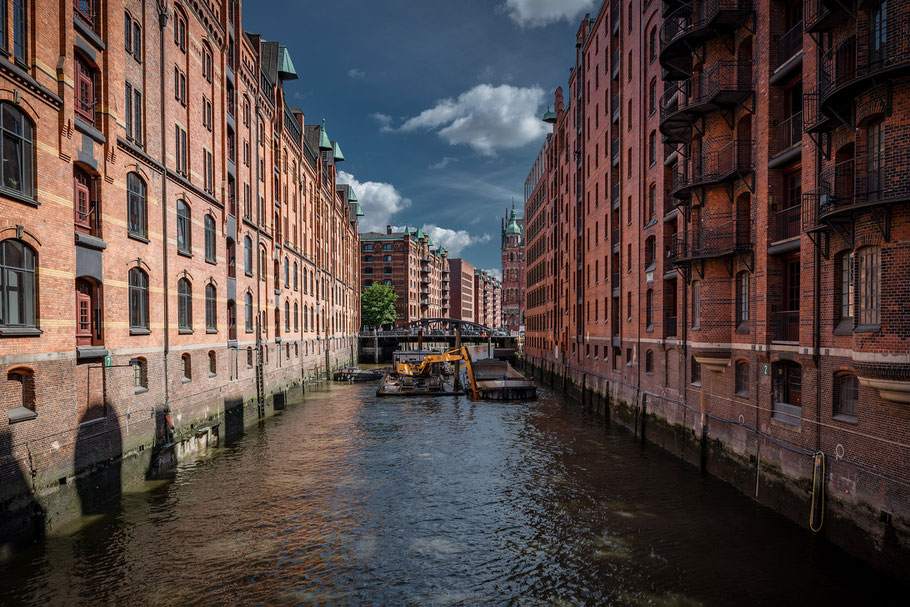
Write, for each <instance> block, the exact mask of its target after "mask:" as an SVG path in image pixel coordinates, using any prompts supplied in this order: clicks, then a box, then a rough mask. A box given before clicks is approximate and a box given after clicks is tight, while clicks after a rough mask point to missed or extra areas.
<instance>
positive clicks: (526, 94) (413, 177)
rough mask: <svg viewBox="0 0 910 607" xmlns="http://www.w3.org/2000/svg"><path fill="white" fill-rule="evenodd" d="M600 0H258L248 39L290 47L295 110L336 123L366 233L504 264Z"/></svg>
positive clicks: (330, 126) (333, 130)
mask: <svg viewBox="0 0 910 607" xmlns="http://www.w3.org/2000/svg"><path fill="white" fill-rule="evenodd" d="M595 4H596V6H599V3H595V2H594V0H458V1H445V0H381V1H372V2H368V1H365V0H360V1H354V0H328V1H326V0H319V1H317V0H285V1H277V0H248V1H247V2H245V3H244V4H243V7H244V14H243V22H244V27H245V29H246V30H247V31H250V32H256V33H261V34H262V35H263V37H264V38H265V39H266V40H277V41H279V42H281V43H282V44H285V45H287V46H288V49H289V51H290V53H291V57H292V58H293V61H294V65H295V67H296V68H297V71H298V73H299V74H300V79H299V80H296V81H292V82H288V83H287V88H288V90H289V91H290V97H289V103H290V104H292V105H294V106H297V107H300V108H302V109H303V111H304V114H305V116H306V121H307V123H309V124H313V123H316V122H318V121H320V120H321V119H322V118H325V119H326V121H327V122H326V130H327V132H328V134H329V136H330V137H331V138H332V139H336V140H338V141H339V143H340V144H341V147H342V149H343V151H344V155H345V158H346V161H345V162H344V163H342V164H341V169H342V170H343V171H344V172H345V173H346V175H344V176H343V177H344V178H345V179H346V180H348V181H349V182H351V183H352V184H353V185H354V186H355V189H356V190H357V193H358V196H359V198H360V200H361V203H362V206H363V209H364V212H365V213H366V214H367V216H366V217H364V220H365V221H364V225H365V226H367V227H369V226H371V225H372V226H382V227H383V229H384V226H385V224H386V223H390V224H392V225H395V226H402V225H405V224H409V225H410V226H412V227H413V226H416V225H418V224H419V225H420V226H423V227H424V228H425V229H429V231H430V233H431V235H433V239H434V241H441V242H442V243H443V244H445V245H447V246H448V248H450V249H451V250H452V251H453V252H456V253H458V254H459V255H460V256H461V257H465V258H466V259H468V260H469V261H471V262H472V263H474V264H475V265H476V266H479V267H482V268H498V267H499V265H500V262H499V226H500V224H499V218H500V217H501V216H502V214H503V212H504V210H505V209H506V208H507V207H508V206H509V205H510V204H511V200H512V197H513V196H514V198H515V204H516V206H518V207H520V206H521V205H523V200H522V190H523V184H524V180H525V177H526V176H527V174H528V171H529V170H530V167H531V164H532V162H533V160H534V157H535V154H536V153H537V150H538V149H539V147H540V145H541V144H542V142H543V138H544V136H545V133H546V132H547V130H548V128H549V125H546V124H544V123H543V122H541V121H540V116H541V115H542V114H543V112H544V111H545V109H546V106H547V105H548V104H551V103H552V97H553V90H554V89H555V88H556V87H557V86H560V85H564V83H565V82H566V80H567V78H568V75H569V67H570V66H572V65H573V63H574V54H575V49H574V44H573V42H574V35H575V31H576V29H577V27H578V23H579V19H580V18H581V17H582V16H583V15H584V13H585V12H586V11H592V12H593V11H595V10H596V8H595Z"/></svg>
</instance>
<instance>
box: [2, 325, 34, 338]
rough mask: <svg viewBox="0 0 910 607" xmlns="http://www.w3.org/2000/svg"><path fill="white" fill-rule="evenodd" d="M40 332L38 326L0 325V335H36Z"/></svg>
mask: <svg viewBox="0 0 910 607" xmlns="http://www.w3.org/2000/svg"><path fill="white" fill-rule="evenodd" d="M42 333H44V331H42V330H41V329H39V328H38V327H0V337H38V336H39V335H41V334H42Z"/></svg>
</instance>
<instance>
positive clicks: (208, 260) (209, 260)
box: [205, 257, 218, 266]
mask: <svg viewBox="0 0 910 607" xmlns="http://www.w3.org/2000/svg"><path fill="white" fill-rule="evenodd" d="M205 263H210V264H212V265H213V266H217V265H218V262H217V261H215V260H214V259H209V258H208V257H206V258H205Z"/></svg>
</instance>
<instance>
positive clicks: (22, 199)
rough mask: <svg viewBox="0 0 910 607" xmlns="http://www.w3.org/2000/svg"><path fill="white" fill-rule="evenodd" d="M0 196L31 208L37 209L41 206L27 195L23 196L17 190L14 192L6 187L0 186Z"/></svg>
mask: <svg viewBox="0 0 910 607" xmlns="http://www.w3.org/2000/svg"><path fill="white" fill-rule="evenodd" d="M0 195H2V196H6V197H7V198H12V199H13V200H16V201H17V202H22V203H24V204H27V205H30V206H33V207H37V206H39V205H40V204H41V203H40V202H38V201H37V200H35V199H34V198H33V197H31V196H29V195H28V194H23V193H22V192H20V191H19V190H14V189H12V188H8V187H6V186H0Z"/></svg>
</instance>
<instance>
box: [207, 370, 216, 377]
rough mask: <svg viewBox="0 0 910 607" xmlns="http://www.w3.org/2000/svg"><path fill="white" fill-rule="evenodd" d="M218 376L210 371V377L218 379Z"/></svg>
mask: <svg viewBox="0 0 910 607" xmlns="http://www.w3.org/2000/svg"><path fill="white" fill-rule="evenodd" d="M217 375H218V374H217V373H212V372H211V371H209V377H216V376H217Z"/></svg>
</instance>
